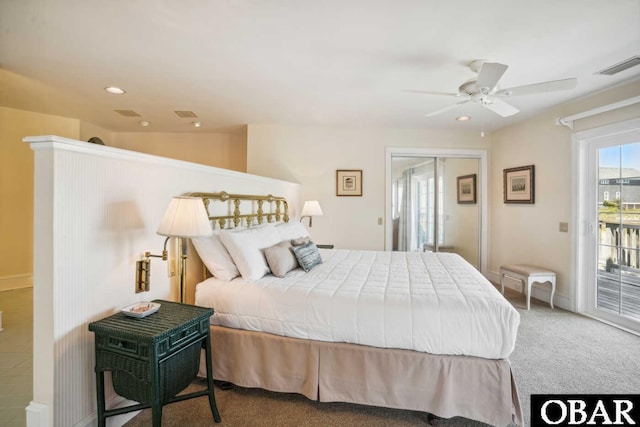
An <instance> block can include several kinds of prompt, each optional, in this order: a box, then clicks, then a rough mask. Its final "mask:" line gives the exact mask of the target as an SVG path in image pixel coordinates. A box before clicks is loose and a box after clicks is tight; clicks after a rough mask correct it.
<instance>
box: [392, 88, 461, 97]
mask: <svg viewBox="0 0 640 427" xmlns="http://www.w3.org/2000/svg"><path fill="white" fill-rule="evenodd" d="M403 92H408V93H419V94H421V95H439V96H456V97H458V96H460V94H459V93H449V92H432V91H429V90H411V89H407V90H404V91H403Z"/></svg>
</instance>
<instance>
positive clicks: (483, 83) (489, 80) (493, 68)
mask: <svg viewBox="0 0 640 427" xmlns="http://www.w3.org/2000/svg"><path fill="white" fill-rule="evenodd" d="M507 68H509V67H507V66H506V65H504V64H499V63H497V62H485V63H484V64H482V68H480V72H479V73H478V79H477V80H476V87H477V88H479V89H480V91H481V92H482V93H489V92H491V91H492V90H493V88H494V87H496V84H498V80H500V77H502V75H503V74H504V72H505V71H507Z"/></svg>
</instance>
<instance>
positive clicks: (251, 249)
mask: <svg viewBox="0 0 640 427" xmlns="http://www.w3.org/2000/svg"><path fill="white" fill-rule="evenodd" d="M220 240H222V243H223V244H224V246H225V247H226V248H227V250H228V251H229V254H230V255H231V258H232V259H233V261H234V262H235V264H236V266H237V267H238V271H240V274H241V275H242V278H243V279H244V280H246V281H248V282H252V281H254V280H258V279H259V278H261V277H262V276H264V275H265V274H268V273H269V272H270V270H269V266H268V265H267V261H266V259H265V257H264V253H263V251H262V250H263V249H265V248H268V247H270V246H273V245H275V244H277V243H279V242H280V241H281V239H280V235H279V234H278V232H277V231H276V228H275V227H274V226H273V225H266V226H264V227H256V228H247V229H246V230H241V231H231V230H222V231H221V232H220Z"/></svg>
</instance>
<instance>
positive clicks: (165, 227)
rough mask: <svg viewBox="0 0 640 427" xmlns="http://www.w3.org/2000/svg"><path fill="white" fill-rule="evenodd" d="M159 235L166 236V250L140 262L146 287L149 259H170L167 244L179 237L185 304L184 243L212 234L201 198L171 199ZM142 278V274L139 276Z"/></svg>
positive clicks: (181, 284)
mask: <svg viewBox="0 0 640 427" xmlns="http://www.w3.org/2000/svg"><path fill="white" fill-rule="evenodd" d="M157 233H158V234H159V235H161V236H166V237H167V238H166V239H165V241H164V250H163V251H162V255H152V254H150V253H149V252H146V253H145V257H146V260H142V261H138V263H142V264H143V270H146V271H144V272H143V273H142V275H143V276H144V277H145V278H146V279H147V282H146V287H147V290H148V286H149V285H148V279H149V268H150V264H149V263H148V261H147V260H149V257H157V258H162V259H163V260H167V259H168V252H167V242H168V241H169V238H171V237H177V238H178V239H179V240H178V243H179V246H180V265H179V273H180V274H179V284H178V290H179V295H180V302H182V303H184V302H185V289H184V288H185V283H186V273H187V269H186V262H187V243H186V242H184V241H183V239H185V238H190V237H200V236H210V235H211V233H212V230H211V223H210V222H209V215H208V214H207V210H206V208H205V207H204V202H203V201H202V199H201V198H199V197H186V196H178V197H174V198H173V199H171V202H170V203H169V206H168V207H167V210H166V211H165V213H164V217H163V218H162V221H161V222H160V226H159V227H158V231H157ZM138 268H140V267H138ZM139 276H140V274H139Z"/></svg>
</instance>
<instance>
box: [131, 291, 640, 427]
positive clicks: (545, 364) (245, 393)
mask: <svg viewBox="0 0 640 427" xmlns="http://www.w3.org/2000/svg"><path fill="white" fill-rule="evenodd" d="M506 296H507V298H508V299H509V301H511V302H512V304H513V305H514V306H515V307H516V308H517V309H518V311H519V312H520V315H521V322H520V329H519V332H518V341H517V344H516V349H515V350H514V352H513V353H512V355H511V358H510V359H511V364H512V366H513V371H514V375H515V378H516V382H517V384H518V390H519V393H520V400H521V403H522V409H523V417H524V420H525V425H528V424H529V419H530V410H529V407H530V406H529V404H530V395H531V394H541V393H638V390H640V375H638V374H637V373H638V371H639V370H640V358H638V357H637V355H638V354H640V337H638V336H636V335H633V334H630V333H627V332H624V331H621V330H619V329H616V328H613V327H611V326H608V325H606V324H603V323H600V322H597V321H595V320H592V319H589V318H586V317H583V316H579V315H576V314H573V313H569V312H567V311H564V310H562V309H558V308H556V309H555V310H551V309H550V308H549V306H548V304H545V303H543V302H540V301H537V300H532V301H531V310H530V311H527V310H526V302H525V299H524V297H523V296H522V295H521V294H519V293H516V292H513V291H509V290H508V291H507V295H506ZM190 387H191V388H193V389H195V388H203V387H204V385H203V383H202V381H201V380H196V381H195V382H194V383H193V384H192V385H191V386H190ZM215 395H216V400H217V404H218V409H219V410H220V414H221V416H222V423H220V424H215V423H214V422H213V418H212V415H211V410H210V409H209V405H208V401H207V399H206V397H201V398H197V399H192V400H190V401H184V402H178V403H174V404H171V405H167V406H165V407H164V410H163V417H162V425H163V426H165V427H201V426H214V425H219V426H220V427H222V426H274V427H278V426H282V427H285V426H362V427H364V426H367V427H376V426H380V427H382V426H398V427H400V426H418V425H422V426H424V425H427V416H426V414H424V413H420V412H413V411H403V410H394V409H387V408H377V407H370V406H362V405H353V404H346V403H319V402H314V401H310V400H308V399H307V398H305V397H303V396H300V395H296V394H282V393H271V392H267V391H264V390H256V389H243V388H239V387H233V388H232V389H231V390H221V389H220V388H219V387H216V389H215ZM125 425H126V426H127V427H142V426H149V425H151V412H150V410H145V411H143V412H141V413H140V414H139V415H137V416H136V417H135V418H133V419H132V420H131V421H129V422H128V423H127V424H125ZM439 425H440V426H483V425H484V424H482V423H479V422H475V421H471V420H467V419H464V418H460V417H457V418H451V419H447V420H441V421H440V422H439Z"/></svg>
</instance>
